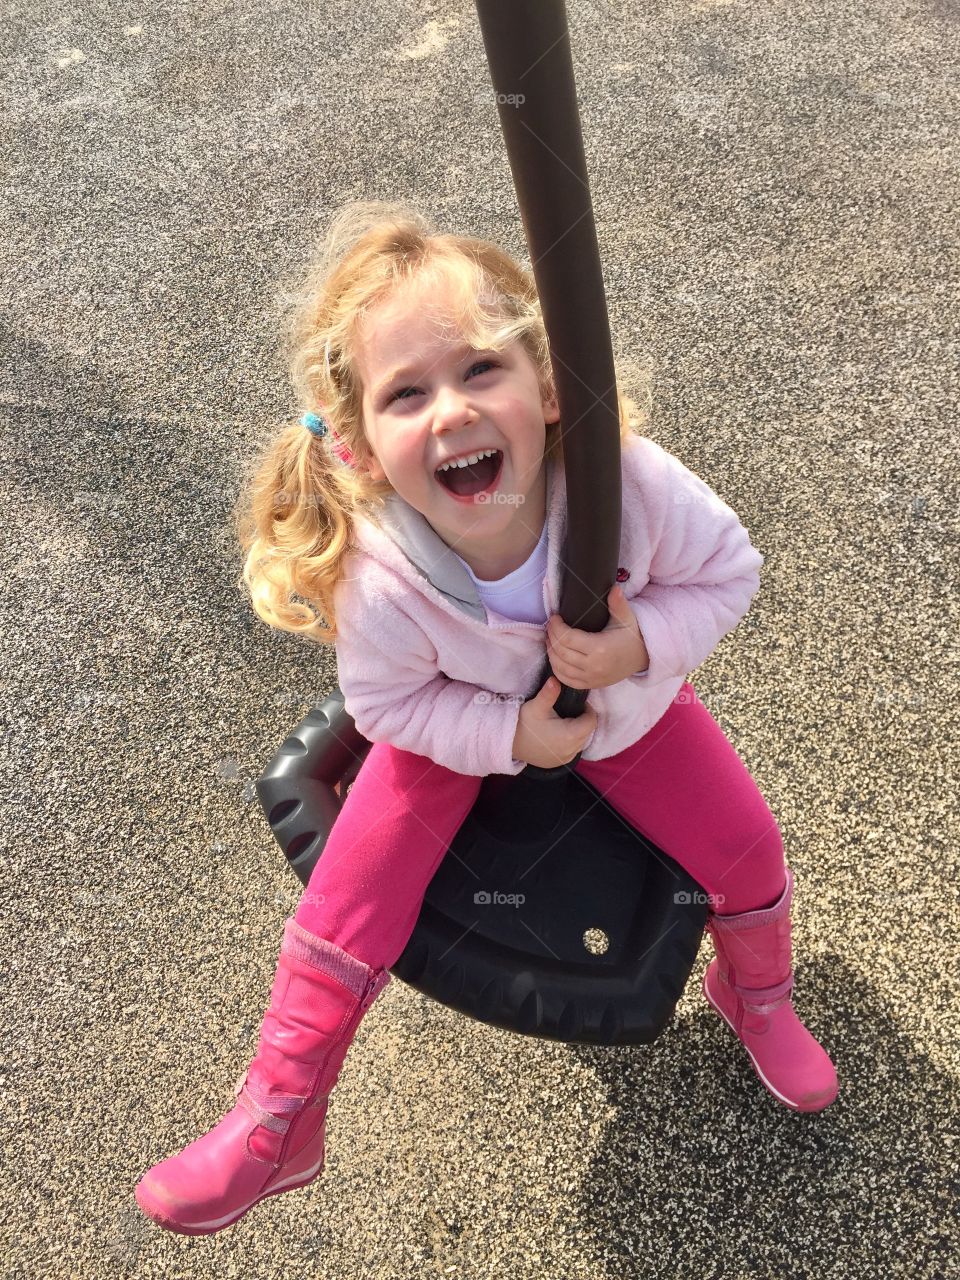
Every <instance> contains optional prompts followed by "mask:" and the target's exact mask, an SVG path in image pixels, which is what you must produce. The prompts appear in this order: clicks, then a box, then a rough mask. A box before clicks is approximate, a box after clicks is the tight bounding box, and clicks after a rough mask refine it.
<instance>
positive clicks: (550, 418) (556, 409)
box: [543, 396, 560, 425]
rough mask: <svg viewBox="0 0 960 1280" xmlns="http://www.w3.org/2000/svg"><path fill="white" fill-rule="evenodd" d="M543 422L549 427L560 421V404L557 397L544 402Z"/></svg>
mask: <svg viewBox="0 0 960 1280" xmlns="http://www.w3.org/2000/svg"><path fill="white" fill-rule="evenodd" d="M543 420H544V422H545V423H547V424H548V425H552V424H553V423H554V422H559V421H560V404H559V402H558V400H557V397H556V396H551V397H550V399H549V400H544V401H543Z"/></svg>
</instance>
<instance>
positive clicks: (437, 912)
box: [257, 688, 706, 1045]
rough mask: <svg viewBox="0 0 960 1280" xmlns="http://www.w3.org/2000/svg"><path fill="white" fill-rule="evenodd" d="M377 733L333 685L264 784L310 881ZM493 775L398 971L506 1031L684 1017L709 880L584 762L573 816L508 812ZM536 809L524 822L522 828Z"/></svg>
mask: <svg viewBox="0 0 960 1280" xmlns="http://www.w3.org/2000/svg"><path fill="white" fill-rule="evenodd" d="M369 750H370V743H369V742H368V741H367V740H366V739H365V738H363V737H362V736H361V735H360V733H359V732H358V731H357V729H356V727H355V725H354V722H353V719H352V717H351V716H350V714H349V713H348V712H347V710H346V708H345V707H344V704H343V695H342V694H341V692H340V690H339V689H338V688H337V689H334V690H333V692H332V693H331V694H330V695H329V696H328V697H326V698H325V699H324V700H323V701H322V702H320V703H319V704H318V705H317V706H315V707H313V708H312V709H311V710H310V712H309V713H308V714H307V715H306V716H305V717H304V718H303V720H301V721H300V723H299V724H298V725H297V726H296V727H295V728H294V729H293V730H292V731H291V732H290V734H289V735H288V736H287V738H286V739H285V741H284V742H283V744H282V745H281V746H280V748H279V750H278V751H277V752H276V754H275V755H274V757H273V759H272V760H271V761H270V763H269V765H268V766H267V768H266V769H265V770H264V772H263V774H262V775H261V777H260V779H259V780H258V782H257V795H258V797H259V800H260V803H261V805H262V807H263V811H264V813H265V815H266V817H267V820H268V822H269V824H270V827H271V830H272V831H273V834H274V836H275V837H276V839H277V841H278V842H279V844H280V847H281V848H282V849H283V852H284V854H285V855H286V857H287V859H288V861H289V863H290V866H291V867H292V869H293V870H294V872H295V873H296V875H297V876H298V877H299V879H300V881H301V883H302V884H304V885H306V884H307V882H308V880H309V878H310V874H311V872H312V871H313V868H314V866H315V865H316V863H317V861H318V859H319V858H320V857H321V855H322V853H323V849H324V845H325V843H326V840H327V837H328V835H329V833H330V830H331V828H332V826H333V823H334V821H335V820H336V818H337V815H338V814H339V812H340V806H341V798H340V794H338V791H337V789H336V788H339V792H341V793H342V794H343V795H344V798H345V797H346V794H347V791H348V788H349V785H350V783H351V782H352V781H353V779H354V778H355V777H356V775H357V773H358V771H359V769H360V766H361V764H362V763H363V760H364V758H365V757H366V754H367V752H368V751H369ZM515 782H516V779H515V778H513V777H510V776H508V775H505V774H494V775H491V776H490V777H488V778H486V779H484V781H483V783H482V784H481V790H480V795H479V797H478V800H477V803H476V805H475V806H474V808H473V810H472V812H471V813H470V814H469V815H468V817H467V819H466V821H465V822H464V823H463V825H462V827H461V828H460V830H459V831H458V833H457V836H456V838H455V839H454V841H453V843H452V844H451V845H450V849H449V851H448V853H447V856H446V857H445V858H444V860H443V862H442V863H441V865H440V867H439V869H438V871H437V873H436V875H435V876H434V878H433V880H432V881H431V882H430V885H429V888H428V889H427V893H426V897H425V899H424V904H423V909H422V911H421V913H420V916H419V918H418V921H417V924H416V926H415V928H414V931H413V934H412V935H411V937H410V940H409V942H408V944H407V946H406V948H405V949H404V951H403V953H402V955H401V956H400V958H399V960H398V961H397V963H396V964H395V965H393V966H392V969H391V972H392V973H393V974H394V975H395V976H396V977H398V978H400V979H402V980H403V981H404V982H406V983H408V984H409V985H410V986H412V987H415V988H416V989H417V990H419V991H421V992H423V993H424V994H425V995H427V996H430V997H432V998H433V999H435V1000H439V1001H440V1002H441V1003H443V1004H445V1005H448V1006H449V1007H450V1008H452V1009H456V1010H458V1011H459V1012H461V1013H465V1014H468V1015H469V1016H470V1017H473V1018H476V1019H478V1020H480V1021H483V1022H488V1023H491V1024H493V1025H495V1026H498V1027H501V1028H503V1029H504V1030H506V1031H515V1032H520V1033H521V1034H525V1035H531V1036H540V1037H545V1038H548V1039H553V1040H562V1041H566V1042H574V1043H584V1044H603V1045H615V1044H649V1043H651V1042H652V1041H653V1040H654V1039H656V1037H657V1036H658V1035H659V1034H660V1033H661V1031H662V1030H663V1029H664V1027H665V1026H666V1025H667V1023H668V1022H669V1021H670V1019H671V1017H672V1016H673V1012H674V1009H675V1007H676V1004H677V1001H678V1000H679V998H680V996H681V994H682V992H683V989H684V986H685V985H686V982H687V979H688V977H689V975H690V970H691V969H692V967H693V963H694V961H695V959H696V955H697V950H698V948H699V945H700V939H701V937H702V934H703V928H704V923H705V920H706V905H705V904H706V897H705V894H704V892H703V889H702V886H701V885H699V884H698V883H697V882H696V881H695V880H694V879H692V877H691V876H690V875H689V874H688V873H687V872H686V871H684V869H683V868H682V867H681V866H680V865H679V864H678V863H677V862H676V861H674V860H673V859H672V858H670V857H668V856H667V855H666V854H665V853H663V851H662V850H660V849H658V848H657V847H656V846H655V845H653V844H651V843H650V841H648V840H646V839H645V838H644V837H643V836H642V835H640V834H639V833H638V832H636V831H634V830H633V829H632V828H631V827H630V826H628V824H627V823H626V822H625V821H624V820H623V818H621V817H620V816H619V815H618V814H616V813H615V812H614V811H613V810H612V809H611V808H610V806H609V805H608V804H607V803H606V802H605V801H604V800H603V799H602V798H601V797H600V795H599V793H598V792H597V791H596V790H595V789H594V788H593V787H591V786H590V785H589V784H588V783H587V782H586V781H585V780H584V779H583V778H581V777H580V776H579V774H577V773H576V772H575V771H574V770H572V769H571V770H570V771H569V772H568V775H567V778H566V779H561V780H560V783H559V785H560V786H562V787H564V788H565V796H564V803H563V807H562V811H561V817H560V821H559V822H558V823H557V825H556V826H555V827H554V828H553V829H552V830H549V831H540V832H536V821H537V816H536V815H533V814H527V815H522V814H519V813H516V812H510V811H509V807H507V811H508V812H510V822H511V838H509V839H506V840H504V839H501V838H499V837H498V836H497V835H496V834H493V833H492V832H491V831H490V830H489V829H488V825H485V820H486V822H487V823H488V824H489V826H493V827H494V829H496V828H497V827H498V825H499V820H500V819H501V818H502V815H503V813H504V810H505V806H504V804H503V796H504V794H506V793H505V791H504V788H509V787H510V786H512V785H513V784H514V783H515ZM524 817H526V819H527V821H526V829H525V830H521V831H520V834H521V835H526V837H527V838H525V839H524V838H520V839H518V838H517V832H518V829H521V827H522V820H523V818H524Z"/></svg>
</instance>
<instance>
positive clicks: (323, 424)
mask: <svg viewBox="0 0 960 1280" xmlns="http://www.w3.org/2000/svg"><path fill="white" fill-rule="evenodd" d="M300 422H301V424H302V425H303V426H305V427H306V428H307V430H308V431H311V432H312V433H313V434H314V435H315V436H321V437H323V436H329V445H330V449H331V450H332V452H333V453H335V454H336V456H337V457H338V458H339V459H340V461H341V462H342V463H343V464H344V465H345V466H348V467H352V466H353V454H352V453H351V451H350V450H349V449H348V448H347V446H346V445H345V444H342V443H341V442H340V437H339V436H338V435H337V433H336V432H335V431H334V429H333V427H331V426H330V424H329V423H328V422H327V420H326V418H324V417H321V415H320V414H319V413H305V414H304V415H303V417H302V418H301V419H300Z"/></svg>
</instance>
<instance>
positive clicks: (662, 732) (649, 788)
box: [295, 681, 785, 968]
mask: <svg viewBox="0 0 960 1280" xmlns="http://www.w3.org/2000/svg"><path fill="white" fill-rule="evenodd" d="M575 767H576V770H577V772H578V773H580V774H582V775H583V777H584V778H586V780H587V781H588V782H589V783H590V784H591V785H592V786H594V787H596V789H597V790H598V791H599V792H600V793H601V795H603V796H604V797H605V799H606V800H608V801H609V803H610V805H611V806H612V807H613V808H614V809H616V810H617V812H618V813H620V814H621V815H622V816H623V817H624V818H625V819H626V820H627V822H629V823H630V825H631V826H632V827H634V828H635V829H636V830H637V831H639V832H641V833H642V834H643V835H644V836H646V837H647V838H648V839H649V840H652V841H653V843H654V844H655V845H657V847H658V848H660V849H662V850H663V851H664V852H665V853H667V854H669V855H670V857H671V858H674V859H675V860H676V861H677V862H679V863H680V865H681V866H682V867H684V868H685V869H686V870H687V871H688V872H689V873H690V874H691V875H692V876H693V878H694V879H695V880H697V881H698V882H699V883H700V884H701V885H703V887H704V889H705V890H706V891H707V893H708V894H710V895H712V898H711V900H710V908H711V910H715V911H717V912H718V913H719V914H721V915H732V914H736V913H739V912H742V911H752V910H755V909H756V908H759V907H765V906H768V905H770V904H771V903H772V902H774V901H775V900H776V899H777V898H778V897H779V895H780V893H781V891H782V889H783V885H784V881H785V871H784V855H783V840H782V839H781V836H780V830H779V828H778V826H777V822H776V819H775V818H774V816H773V814H772V813H771V812H770V810H769V808H768V807H767V804H766V801H765V800H764V798H763V796H762V795H761V794H760V792H759V791H758V789H757V785H756V783H755V782H754V781H753V778H752V777H751V776H750V773H749V772H748V770H747V767H746V765H745V764H744V763H743V761H742V760H741V759H740V757H739V756H738V755H737V753H736V751H735V750H734V748H733V746H731V744H730V742H729V741H728V739H727V738H726V736H725V735H724V733H723V730H722V729H721V728H720V726H719V725H718V724H717V722H716V721H715V720H714V718H713V716H712V715H711V714H710V712H709V711H708V710H707V708H706V707H705V706H704V704H703V703H702V702H701V701H700V699H699V698H698V697H697V695H696V693H695V691H694V688H693V686H692V685H691V684H690V682H689V681H687V682H686V683H685V684H684V685H683V686H682V688H681V689H680V690H679V691H678V693H677V695H676V697H675V698H674V700H673V702H672V703H671V704H670V706H669V707H668V708H667V710H666V711H665V712H664V714H663V715H662V716H661V718H660V719H659V720H658V721H657V723H656V724H655V725H654V726H653V728H652V729H650V730H649V732H648V733H646V734H644V736H643V737H642V738H640V739H639V740H638V741H637V742H635V743H633V745H632V746H630V747H627V748H626V749H625V750H623V751H621V752H620V753H619V755H615V756H610V757H608V758H607V759H606V760H583V759H581V760H579V761H578V762H577V764H576V766H575ZM481 782H482V778H479V777H474V776H473V775H469V774H463V773H454V772H453V770H451V769H447V768H445V767H444V766H443V765H439V764H436V763H435V762H434V761H433V760H430V759H429V758H428V757H426V756H418V755H414V754H413V753H412V752H409V751H400V750H398V749H397V748H396V747H392V746H390V745H389V744H388V743H383V742H381V743H374V744H373V746H372V747H371V749H370V751H369V753H368V755H367V757H366V758H365V760H364V762H363V766H362V767H361V769H360V772H359V773H358V774H357V777H356V780H355V781H354V783H353V786H352V787H351V788H350V791H349V793H348V795H347V798H346V800H345V801H344V804H343V808H342V809H341V811H340V814H339V816H338V817H337V820H336V822H335V823H334V825H333V828H332V830H331V832H330V835H329V837H328V839H327V843H326V846H325V847H324V850H323V855H322V856H321V858H320V861H319V862H318V863H317V865H316V867H315V868H314V871H313V875H312V876H311V877H310V883H309V884H308V886H307V888H306V889H305V890H304V893H303V896H302V897H301V899H300V903H299V905H298V907H297V910H296V913H295V918H296V920H297V923H298V924H301V925H303V927H304V928H305V929H308V930H309V931H310V932H311V933H313V934H316V935H317V936H319V937H322V938H326V939H328V940H329V941H331V942H336V943H337V945H338V946H341V947H343V949H344V950H345V951H348V952H349V953H350V954H351V955H354V956H356V957H357V958H358V959H360V960H363V961H365V963H366V964H368V965H370V966H372V967H373V968H379V967H380V966H382V965H385V966H386V967H388V968H389V967H390V966H391V965H393V964H395V963H396V961H397V960H398V959H399V958H400V956H401V955H402V953H403V949H404V947H405V946H406V945H407V942H408V941H409V938H410V935H411V933H412V932H413V929H414V926H415V925H416V923H417V918H418V916H419V915H420V909H421V906H422V904H423V898H424V894H425V893H426V891H427V887H428V885H429V884H430V881H431V880H432V879H433V876H434V874H435V872H436V870H437V868H438V867H439V865H440V863H441V861H442V859H443V856H444V854H445V853H446V851H447V848H448V846H449V844H450V842H451V840H452V839H453V837H454V835H455V834H456V832H457V830H458V829H459V827H460V825H461V823H462V822H463V820H464V818H465V817H466V816H467V814H468V813H469V812H470V810H471V809H472V808H473V804H474V801H475V800H476V798H477V793H478V791H479V790H480V784H481Z"/></svg>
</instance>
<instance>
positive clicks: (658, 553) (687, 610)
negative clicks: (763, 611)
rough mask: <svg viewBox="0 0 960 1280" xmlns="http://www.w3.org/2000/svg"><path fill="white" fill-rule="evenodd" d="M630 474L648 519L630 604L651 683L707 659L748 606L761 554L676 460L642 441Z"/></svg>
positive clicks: (726, 509) (706, 488)
mask: <svg viewBox="0 0 960 1280" xmlns="http://www.w3.org/2000/svg"><path fill="white" fill-rule="evenodd" d="M636 457H637V465H636V466H634V467H632V468H631V472H630V474H631V476H632V479H633V482H634V485H635V488H634V493H633V497H634V500H635V501H636V502H638V503H639V504H640V509H641V510H642V511H644V512H645V514H646V521H647V525H648V529H649V536H650V547H651V561H650V581H649V582H648V583H647V585H646V586H645V587H643V589H642V590H641V591H640V592H639V594H638V595H636V596H634V598H633V599H632V600H629V604H630V607H631V608H632V609H633V612H634V614H635V615H636V618H637V622H638V624H639V626H640V631H641V633H642V635H643V638H644V641H645V642H646V646H647V652H648V654H649V658H650V665H649V667H648V668H647V673H648V678H649V680H650V682H651V683H655V682H657V681H659V680H666V679H669V678H670V677H675V676H685V675H687V673H688V672H690V671H693V670H694V669H695V668H696V667H698V666H699V665H700V663H701V662H703V661H705V660H706V658H708V657H709V655H710V654H711V653H712V652H713V650H714V649H715V648H716V647H717V645H718V644H719V643H720V641H721V640H722V638H723V637H724V636H725V635H726V634H727V632H728V631H732V630H733V629H734V627H735V626H736V625H737V623H738V622H739V621H740V619H741V618H742V617H743V616H744V615H745V614H746V612H747V610H748V609H749V608H750V601H751V600H752V599H753V597H754V595H755V594H756V593H757V590H758V589H759V587H760V566H761V565H762V564H763V556H762V555H761V554H760V552H759V551H757V549H756V548H755V547H754V546H752V545H751V542H750V538H749V535H748V533H747V531H746V529H745V528H744V527H743V525H742V524H741V523H740V521H739V519H738V518H737V515H736V513H735V512H734V511H733V510H732V509H731V508H730V507H729V506H727V504H726V503H725V502H724V501H723V500H722V499H721V498H720V497H718V495H717V494H715V493H714V492H713V490H712V489H711V488H710V486H709V485H707V484H706V483H705V482H704V481H703V480H701V479H700V477H699V476H696V475H694V473H693V472H692V471H690V470H689V469H688V468H687V467H685V466H684V465H683V463H682V462H681V461H680V460H679V458H675V457H674V456H673V454H671V453H668V452H667V451H666V450H665V449H662V448H661V447H660V445H658V444H656V442H655V441H652V440H648V439H645V440H644V447H643V449H642V450H638V451H637V453H636Z"/></svg>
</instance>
